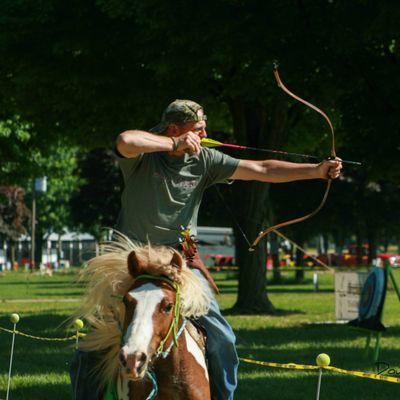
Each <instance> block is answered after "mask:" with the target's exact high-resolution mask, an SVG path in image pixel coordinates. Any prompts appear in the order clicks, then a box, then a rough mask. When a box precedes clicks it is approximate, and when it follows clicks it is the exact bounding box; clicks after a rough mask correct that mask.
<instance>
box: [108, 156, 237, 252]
mask: <svg viewBox="0 0 400 400" xmlns="http://www.w3.org/2000/svg"><path fill="white" fill-rule="evenodd" d="M116 159H117V160H118V163H119V165H120V167H121V170H122V174H123V177H124V183H125V188H124V191H123V193H122V199H121V211H120V215H119V218H118V224H117V229H118V230H119V231H120V232H122V233H124V234H125V235H127V236H128V237H129V238H131V239H133V240H138V241H140V242H144V243H145V242H147V241H150V242H151V243H154V244H160V245H169V246H176V245H177V244H178V243H179V232H180V227H181V226H183V227H185V228H189V229H190V232H191V234H193V235H196V233H197V232H196V230H197V215H198V211H199V207H200V203H201V199H202V196H203V192H204V190H205V189H207V188H208V187H209V186H211V185H213V184H215V183H221V182H227V179H228V178H229V177H231V176H232V174H233V173H234V172H235V170H236V167H237V166H238V164H239V160H238V159H235V158H232V157H230V156H228V155H226V154H224V153H221V152H219V151H217V150H215V149H209V148H202V149H201V153H200V155H199V156H196V155H194V156H190V155H188V154H185V155H184V156H182V157H171V156H169V155H168V153H166V152H156V153H146V154H140V155H139V156H137V157H134V158H123V157H120V156H119V155H117V154H116Z"/></svg>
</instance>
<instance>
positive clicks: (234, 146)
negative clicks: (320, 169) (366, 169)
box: [201, 138, 362, 165]
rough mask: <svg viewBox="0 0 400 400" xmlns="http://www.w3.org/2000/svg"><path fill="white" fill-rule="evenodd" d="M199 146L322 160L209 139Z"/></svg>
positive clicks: (316, 158) (320, 158) (356, 163)
mask: <svg viewBox="0 0 400 400" xmlns="http://www.w3.org/2000/svg"><path fill="white" fill-rule="evenodd" d="M201 144H202V146H204V147H228V148H231V149H236V150H252V151H262V152H264V153H272V154H283V155H285V156H297V157H303V158H310V159H313V160H316V161H323V160H324V159H323V158H322V157H317V156H310V155H309V154H302V153H290V152H288V151H283V150H270V149H260V148H258V147H250V146H242V145H239V144H231V143H222V142H218V140H214V139H210V138H203V139H201ZM328 160H329V158H328ZM341 162H342V163H343V164H352V165H362V164H361V163H360V162H358V161H349V160H341Z"/></svg>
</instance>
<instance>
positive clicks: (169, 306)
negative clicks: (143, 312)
mask: <svg viewBox="0 0 400 400" xmlns="http://www.w3.org/2000/svg"><path fill="white" fill-rule="evenodd" d="M173 308H174V305H173V304H172V303H169V304H167V305H166V306H165V307H164V310H163V311H164V312H165V313H166V314H169V313H170V312H171V311H172V309H173Z"/></svg>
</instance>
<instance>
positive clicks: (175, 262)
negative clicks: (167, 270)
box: [171, 250, 183, 271]
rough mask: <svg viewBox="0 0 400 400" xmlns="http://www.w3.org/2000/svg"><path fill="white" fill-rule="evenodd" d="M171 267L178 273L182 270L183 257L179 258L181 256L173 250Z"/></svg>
mask: <svg viewBox="0 0 400 400" xmlns="http://www.w3.org/2000/svg"><path fill="white" fill-rule="evenodd" d="M171 265H172V266H173V267H176V268H178V270H179V271H181V270H182V268H183V257H182V256H181V254H180V253H179V252H178V251H176V250H174V254H173V255H172V259H171Z"/></svg>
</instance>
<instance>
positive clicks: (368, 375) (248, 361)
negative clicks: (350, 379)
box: [0, 327, 400, 383]
mask: <svg viewBox="0 0 400 400" xmlns="http://www.w3.org/2000/svg"><path fill="white" fill-rule="evenodd" d="M0 331H3V332H7V333H11V334H13V333H15V334H16V335H19V336H23V337H27V338H30V339H35V340H41V341H46V342H68V341H70V340H76V339H77V338H80V337H84V336H86V334H85V333H80V332H77V333H76V334H75V335H72V336H68V337H66V338H48V337H40V336H34V335H28V334H27V333H24V332H20V331H17V330H15V331H13V330H11V329H6V328H2V327H0ZM239 360H240V361H242V362H244V363H246V364H255V365H261V366H264V367H273V368H285V369H297V370H312V371H315V370H319V369H324V370H327V371H331V372H336V373H338V374H344V375H351V376H356V377H359V378H367V379H375V380H378V381H385V382H392V383H400V378H397V377H394V376H386V375H378V374H372V373H368V372H362V371H348V370H345V369H341V368H336V367H331V366H317V365H302V364H295V363H286V364H281V363H275V362H267V361H257V360H252V359H250V358H239Z"/></svg>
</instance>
